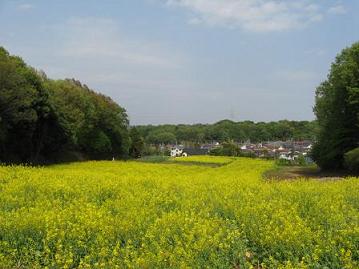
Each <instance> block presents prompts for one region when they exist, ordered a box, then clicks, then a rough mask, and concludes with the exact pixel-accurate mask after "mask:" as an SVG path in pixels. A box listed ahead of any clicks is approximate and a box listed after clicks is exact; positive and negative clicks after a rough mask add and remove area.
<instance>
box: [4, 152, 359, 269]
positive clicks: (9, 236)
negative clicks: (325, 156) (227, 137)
mask: <svg viewBox="0 0 359 269" xmlns="http://www.w3.org/2000/svg"><path fill="white" fill-rule="evenodd" d="M174 162H175V163H174V164H173V163H172V164H169V163H141V162H135V161H127V162H117V161H116V162H85V163H73V164H66V165H55V166H49V167H46V168H31V167H24V166H7V167H6V166H3V167H0V268H359V180H358V178H347V179H344V180H341V181H339V180H338V181H327V182H325V181H315V180H306V179H301V180H297V181H277V182H275V181H271V182H267V181H265V180H264V179H262V177H261V175H262V173H263V172H264V171H266V170H267V169H270V168H271V167H272V166H273V163H272V162H270V161H264V160H254V159H245V158H226V157H209V156H203V157H189V158H178V159H176V160H175V161H174ZM183 162H192V163H193V164H192V165H188V163H187V164H186V165H183ZM196 163H198V164H199V165H195V164H196ZM200 163H210V164H213V163H217V164H221V165H222V166H218V167H209V166H205V165H200Z"/></svg>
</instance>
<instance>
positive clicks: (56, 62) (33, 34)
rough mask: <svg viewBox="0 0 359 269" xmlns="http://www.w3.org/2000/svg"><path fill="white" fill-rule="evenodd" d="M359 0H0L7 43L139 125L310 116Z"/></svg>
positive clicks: (351, 34) (357, 34)
mask: <svg viewBox="0 0 359 269" xmlns="http://www.w3.org/2000/svg"><path fill="white" fill-rule="evenodd" d="M358 13H359V1H357V0H342V1H337V0H297V1H289V0H288V1H285V0H283V1H279V0H102V1H94V0H76V1H73V0H72V1H69V0H61V1H60V0H51V1H45V0H33V1H29V0H28V1H26V0H24V1H17V0H12V1H10V0H0V45H1V46H4V47H5V48H6V49H7V50H9V51H10V53H12V54H16V55H20V56H21V57H23V59H24V60H25V61H26V62H27V63H29V64H30V65H32V66H33V67H35V68H37V69H42V70H44V71H45V72H46V73H47V74H48V76H49V77H51V78H66V77H70V78H72V77H74V78H77V79H79V80H80V81H82V82H83V83H85V84H87V85H88V86H89V87H91V88H94V89H96V90H98V91H100V92H102V93H105V94H107V95H109V96H111V97H112V98H113V99H114V100H115V101H117V102H118V103H119V104H120V105H121V106H123V107H125V108H126V110H127V111H128V114H129V117H130V120H131V123H132V124H150V123H151V124H160V123H198V122H201V123H211V122H215V121H218V120H221V119H225V118H228V119H232V120H236V121H240V120H253V121H272V120H280V119H290V120H311V119H313V118H314V115H313V112H312V107H313V105H314V93H315V88H316V86H317V85H318V84H319V83H320V82H321V81H323V80H324V79H325V78H326V75H327V73H328V70H329V68H330V64H331V62H332V61H333V60H334V58H335V56H336V54H337V53H338V52H340V51H341V49H343V48H344V47H347V46H350V45H351V44H352V43H354V42H356V41H358V40H359V16H358V15H357V14H358Z"/></svg>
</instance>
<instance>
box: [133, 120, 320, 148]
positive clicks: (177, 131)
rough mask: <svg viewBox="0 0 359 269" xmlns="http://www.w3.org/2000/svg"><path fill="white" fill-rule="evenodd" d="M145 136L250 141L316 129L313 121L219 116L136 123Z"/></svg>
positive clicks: (300, 136) (302, 136) (309, 136)
mask: <svg viewBox="0 0 359 269" xmlns="http://www.w3.org/2000/svg"><path fill="white" fill-rule="evenodd" d="M137 130H138V131H139V132H140V133H141V135H142V136H143V137H145V140H146V141H147V142H148V143H150V144H167V143H174V142H177V143H186V142H190V143H194V144H196V143H197V144H198V143H206V142H212V141H218V142H226V141H236V142H245V141H248V140H250V141H251V142H262V141H268V140H269V141H275V140H282V141H285V140H291V139H293V140H314V139H315V136H316V131H317V124H316V122H315V121H287V120H283V121H278V122H268V123H265V122H258V123H255V122H252V121H243V122H233V121H230V120H222V121H219V122H217V123H215V124H194V125H185V124H179V125H169V124H167V125H158V126H153V125H143V126H137Z"/></svg>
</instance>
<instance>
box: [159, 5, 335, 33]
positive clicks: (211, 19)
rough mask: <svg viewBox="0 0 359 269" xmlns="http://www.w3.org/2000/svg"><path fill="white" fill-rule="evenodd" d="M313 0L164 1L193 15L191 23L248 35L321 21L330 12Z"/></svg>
mask: <svg viewBox="0 0 359 269" xmlns="http://www.w3.org/2000/svg"><path fill="white" fill-rule="evenodd" d="M315 2H318V1H315V0H296V1H279V0H167V2H166V3H167V5H169V6H175V7H183V8H186V9H189V10H191V11H192V13H193V14H194V15H195V16H196V17H195V18H193V17H192V19H191V20H190V23H192V24H199V23H205V24H207V25H212V26H213V25H221V26H226V27H230V28H241V29H243V30H246V31H250V32H275V31H286V30H291V29H297V28H302V27H305V26H307V25H309V24H311V23H314V22H318V21H321V20H322V19H323V17H324V14H325V13H326V12H327V11H328V12H329V10H331V12H332V13H333V12H334V11H336V12H337V13H338V12H340V11H341V9H340V8H339V6H336V7H332V8H330V9H329V10H326V9H325V8H324V7H322V6H320V5H319V4H315Z"/></svg>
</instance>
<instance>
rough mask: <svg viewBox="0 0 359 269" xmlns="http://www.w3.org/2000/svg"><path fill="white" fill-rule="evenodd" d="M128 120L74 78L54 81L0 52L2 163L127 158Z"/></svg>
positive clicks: (0, 137)
mask: <svg viewBox="0 0 359 269" xmlns="http://www.w3.org/2000/svg"><path fill="white" fill-rule="evenodd" d="M130 149H131V139H130V133H129V121H128V117H127V114H126V111H125V109H124V108H122V107H121V106H119V105H118V104H116V103H115V102H114V101H113V100H111V98H109V97H107V96H105V95H102V94H99V93H97V92H95V91H93V90H91V89H89V88H88V87H87V86H86V85H85V84H81V83H80V82H79V81H77V80H74V79H65V80H52V79H49V78H47V77H46V75H45V73H44V72H39V71H37V70H35V69H34V68H32V67H30V66H28V65H27V64H26V63H25V62H24V61H23V60H22V59H21V58H20V57H17V56H12V55H10V54H9V53H8V52H7V51H6V50H5V49H4V48H2V47H0V161H1V162H7V163H48V162H57V161H65V160H69V161H70V160H78V159H88V158H90V159H107V158H112V157H115V158H121V157H126V156H128V154H129V153H130Z"/></svg>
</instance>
